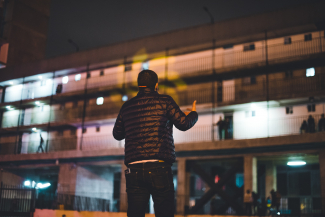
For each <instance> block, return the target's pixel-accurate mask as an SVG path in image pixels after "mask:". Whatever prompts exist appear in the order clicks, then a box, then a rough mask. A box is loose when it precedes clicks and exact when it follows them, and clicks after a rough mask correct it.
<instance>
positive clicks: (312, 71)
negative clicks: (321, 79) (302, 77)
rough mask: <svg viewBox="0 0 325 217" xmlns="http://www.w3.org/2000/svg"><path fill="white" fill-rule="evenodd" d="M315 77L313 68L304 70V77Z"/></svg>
mask: <svg viewBox="0 0 325 217" xmlns="http://www.w3.org/2000/svg"><path fill="white" fill-rule="evenodd" d="M313 76H315V68H309V69H306V77H313Z"/></svg>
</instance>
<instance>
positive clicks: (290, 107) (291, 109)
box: [286, 106, 293, 114]
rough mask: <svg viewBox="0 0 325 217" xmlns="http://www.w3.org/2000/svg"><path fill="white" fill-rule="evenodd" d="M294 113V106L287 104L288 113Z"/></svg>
mask: <svg viewBox="0 0 325 217" xmlns="http://www.w3.org/2000/svg"><path fill="white" fill-rule="evenodd" d="M292 113H293V108H292V106H287V107H286V114H292Z"/></svg>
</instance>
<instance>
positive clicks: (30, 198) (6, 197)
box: [0, 182, 35, 217]
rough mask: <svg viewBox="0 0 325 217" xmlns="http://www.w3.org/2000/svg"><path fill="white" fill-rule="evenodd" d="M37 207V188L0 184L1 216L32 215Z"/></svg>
mask: <svg viewBox="0 0 325 217" xmlns="http://www.w3.org/2000/svg"><path fill="white" fill-rule="evenodd" d="M34 209H35V189H33V188H25V187H23V186H12V185H5V184H3V183H2V182H1V186H0V216H2V217H6V216H8V217H9V216H26V217H27V216H28V217H29V216H31V213H32V212H34Z"/></svg>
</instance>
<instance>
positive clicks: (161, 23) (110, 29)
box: [46, 0, 318, 57]
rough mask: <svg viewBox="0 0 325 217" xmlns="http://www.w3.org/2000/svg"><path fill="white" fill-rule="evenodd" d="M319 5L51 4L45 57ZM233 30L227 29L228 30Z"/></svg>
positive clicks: (293, 0)
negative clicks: (232, 19) (183, 29)
mask: <svg viewBox="0 0 325 217" xmlns="http://www.w3.org/2000/svg"><path fill="white" fill-rule="evenodd" d="M316 1H318V0H308V1H307V0H272V1H270V0H268V1H267V0H52V1H51V9H50V13H51V14H50V21H49V31H48V41H47V49H46V56H47V57H53V56H58V55H63V54H68V53H72V52H75V51H76V48H75V47H74V46H73V45H71V44H70V43H68V39H72V40H73V41H74V42H75V43H76V44H78V46H79V47H80V50H81V51H82V50H87V49H91V48H95V47H100V46H104V45H109V44H112V43H116V42H121V41H126V40H130V39H134V38H139V37H143V36H149V35H153V34H158V33H162V32H167V31H171V30H176V29H180V28H185V27H191V26H197V25H201V24H205V23H210V17H209V15H208V14H207V12H206V11H205V10H204V9H203V7H206V8H208V10H209V11H210V13H211V14H212V15H213V17H214V20H215V22H218V21H222V20H226V19H231V18H236V17H241V16H249V15H253V14H257V13H263V12H266V11H271V10H277V9H280V8H286V7H294V6H295V5H298V4H303V3H307V2H308V3H311V2H316ZM229 28H231V27H229Z"/></svg>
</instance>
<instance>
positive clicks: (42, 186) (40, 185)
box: [36, 182, 51, 189]
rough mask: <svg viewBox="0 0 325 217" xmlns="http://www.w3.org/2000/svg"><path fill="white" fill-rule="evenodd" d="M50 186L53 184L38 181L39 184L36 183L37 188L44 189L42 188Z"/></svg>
mask: <svg viewBox="0 0 325 217" xmlns="http://www.w3.org/2000/svg"><path fill="white" fill-rule="evenodd" d="M49 186H51V184H50V183H48V182H47V183H44V184H43V183H40V182H39V183H37V185H36V189H38V188H40V189H42V188H47V187H49Z"/></svg>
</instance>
